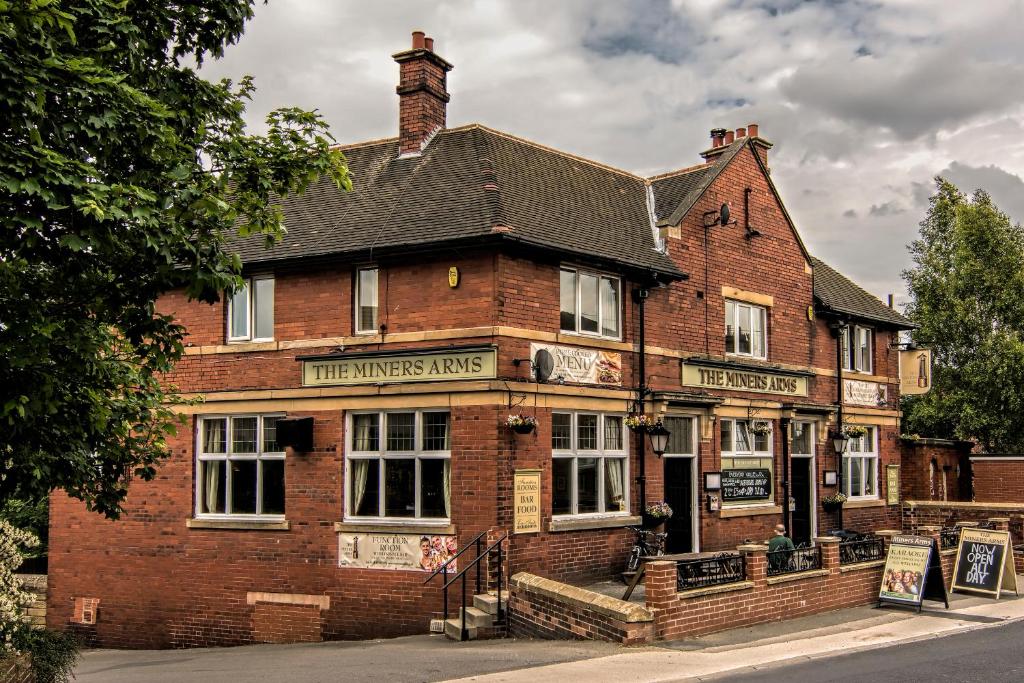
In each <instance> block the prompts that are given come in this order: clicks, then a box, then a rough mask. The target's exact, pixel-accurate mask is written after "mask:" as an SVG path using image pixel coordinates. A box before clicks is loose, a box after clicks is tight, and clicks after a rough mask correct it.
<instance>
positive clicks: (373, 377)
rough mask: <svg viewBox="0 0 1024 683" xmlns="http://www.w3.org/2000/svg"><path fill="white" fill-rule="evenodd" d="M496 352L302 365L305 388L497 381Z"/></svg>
mask: <svg viewBox="0 0 1024 683" xmlns="http://www.w3.org/2000/svg"><path fill="white" fill-rule="evenodd" d="M496 354H497V352H496V351H495V349H467V350H458V351H439V352H435V353H418V354H415V355H413V354H394V355H382V356H376V355H375V356H351V357H349V358H346V357H344V356H339V357H338V358H337V359H335V358H316V359H310V360H304V361H302V385H303V386H307V387H318V386H344V385H349V384H382V383H390V382H436V381H440V380H453V379H493V378H494V377H495V376H496V375H495V366H496V360H495V358H496Z"/></svg>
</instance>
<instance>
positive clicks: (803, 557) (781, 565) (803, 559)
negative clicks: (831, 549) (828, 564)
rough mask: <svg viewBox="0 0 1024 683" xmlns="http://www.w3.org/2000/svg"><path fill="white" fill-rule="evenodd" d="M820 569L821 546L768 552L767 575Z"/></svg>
mask: <svg viewBox="0 0 1024 683" xmlns="http://www.w3.org/2000/svg"><path fill="white" fill-rule="evenodd" d="M812 569H821V546H814V547H811V548H796V549H795V550H775V551H771V552H769V553H768V576H780V575H782V574H795V573H796V572H807V571H811V570H812Z"/></svg>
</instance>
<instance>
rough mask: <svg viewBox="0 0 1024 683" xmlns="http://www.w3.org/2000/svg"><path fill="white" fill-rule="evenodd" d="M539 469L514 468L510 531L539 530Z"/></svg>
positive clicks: (517, 532) (526, 532)
mask: <svg viewBox="0 0 1024 683" xmlns="http://www.w3.org/2000/svg"><path fill="white" fill-rule="evenodd" d="M540 474H541V472H540V470H516V474H515V501H514V504H515V516H514V520H513V522H514V523H513V526H512V533H514V534H533V533H537V532H538V531H540Z"/></svg>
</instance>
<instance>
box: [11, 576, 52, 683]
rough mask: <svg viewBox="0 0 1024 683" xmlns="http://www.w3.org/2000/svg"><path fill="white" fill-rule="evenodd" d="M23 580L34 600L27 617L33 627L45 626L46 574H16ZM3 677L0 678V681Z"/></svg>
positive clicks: (25, 587) (24, 586)
mask: <svg viewBox="0 0 1024 683" xmlns="http://www.w3.org/2000/svg"><path fill="white" fill-rule="evenodd" d="M18 578H19V579H21V580H22V581H23V582H24V585H23V586H22V587H23V588H24V590H26V591H28V592H30V593H32V594H33V595H34V596H35V600H34V601H33V602H32V605H31V606H30V607H29V608H28V610H27V612H28V618H29V621H30V622H31V623H32V626H33V627H34V628H45V627H46V574H18ZM2 680H4V679H2V678H0V681H2Z"/></svg>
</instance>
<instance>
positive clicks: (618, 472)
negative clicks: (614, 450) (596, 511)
mask: <svg viewBox="0 0 1024 683" xmlns="http://www.w3.org/2000/svg"><path fill="white" fill-rule="evenodd" d="M623 462H624V461H623V460H622V459H621V458H615V459H611V458H609V459H607V460H605V462H604V464H605V471H606V472H607V473H608V493H609V496H608V500H609V502H610V503H612V504H613V505H618V510H624V509H625V507H626V506H625V502H626V501H625V499H624V498H623V497H622V464H623ZM618 510H606V511H605V512H617V511H618Z"/></svg>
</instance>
